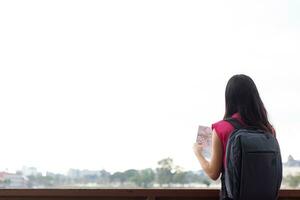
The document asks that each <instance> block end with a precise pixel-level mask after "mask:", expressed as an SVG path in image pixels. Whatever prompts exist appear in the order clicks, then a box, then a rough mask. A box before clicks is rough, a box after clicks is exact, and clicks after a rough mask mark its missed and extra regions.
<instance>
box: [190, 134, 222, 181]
mask: <svg viewBox="0 0 300 200" xmlns="http://www.w3.org/2000/svg"><path fill="white" fill-rule="evenodd" d="M193 149H194V152H195V155H196V157H197V159H198V161H199V163H200V165H201V167H202V169H203V170H204V171H205V173H206V174H207V175H208V176H209V177H210V178H211V179H213V180H217V179H218V178H219V176H220V173H221V168H222V160H223V159H222V153H223V150H222V143H221V141H220V139H219V137H218V136H217V133H216V131H215V129H214V130H213V133H212V155H211V161H210V162H209V161H207V160H206V159H205V158H204V156H203V155H202V149H203V147H202V146H201V144H198V143H195V144H194V147H193Z"/></svg>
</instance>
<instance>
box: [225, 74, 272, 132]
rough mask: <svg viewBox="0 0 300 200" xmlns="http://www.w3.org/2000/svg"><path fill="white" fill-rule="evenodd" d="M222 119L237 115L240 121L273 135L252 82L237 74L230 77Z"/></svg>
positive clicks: (246, 77)
mask: <svg viewBox="0 0 300 200" xmlns="http://www.w3.org/2000/svg"><path fill="white" fill-rule="evenodd" d="M225 105H226V108H225V109H226V110H225V115H224V119H226V118H229V117H231V116H232V115H233V114H234V113H239V114H240V116H241V118H242V121H243V122H244V123H245V124H247V125H248V126H254V127H257V128H260V129H262V130H265V131H267V132H270V133H272V134H274V135H275V131H274V129H273V127H272V125H271V124H270V122H269V120H268V114H267V110H266V108H265V106H264V104H263V102H262V100H261V98H260V96H259V93H258V90H257V88H256V85H255V83H254V81H253V80H252V79H251V78H250V77H249V76H247V75H244V74H238V75H234V76H233V77H231V78H230V79H229V81H228V83H227V86H226V90H225Z"/></svg>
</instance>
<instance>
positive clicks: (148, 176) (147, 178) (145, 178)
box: [140, 168, 155, 188]
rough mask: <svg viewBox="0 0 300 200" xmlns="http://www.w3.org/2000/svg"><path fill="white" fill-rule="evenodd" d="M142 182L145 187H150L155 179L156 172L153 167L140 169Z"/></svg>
mask: <svg viewBox="0 0 300 200" xmlns="http://www.w3.org/2000/svg"><path fill="white" fill-rule="evenodd" d="M140 177H141V178H140V183H141V185H142V186H143V187H144V188H148V187H150V186H151V185H152V184H153V181H154V180H155V172H154V171H153V170H152V169H151V168H147V169H143V170H141V171H140Z"/></svg>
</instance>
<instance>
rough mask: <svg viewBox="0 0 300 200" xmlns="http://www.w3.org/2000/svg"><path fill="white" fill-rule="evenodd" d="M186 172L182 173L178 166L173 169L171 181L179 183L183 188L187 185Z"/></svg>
mask: <svg viewBox="0 0 300 200" xmlns="http://www.w3.org/2000/svg"><path fill="white" fill-rule="evenodd" d="M187 174H188V173H187V172H185V171H183V169H182V168H181V167H180V166H176V167H175V173H174V174H173V180H172V182H174V183H179V184H181V185H182V186H184V184H185V183H187V182H188V181H187Z"/></svg>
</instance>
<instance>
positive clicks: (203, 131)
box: [197, 126, 212, 159]
mask: <svg viewBox="0 0 300 200" xmlns="http://www.w3.org/2000/svg"><path fill="white" fill-rule="evenodd" d="M211 139H212V130H211V128H210V127H207V126H199V127H198V134H197V143H199V144H201V145H202V146H203V155H204V157H205V158H207V159H210V157H211Z"/></svg>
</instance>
